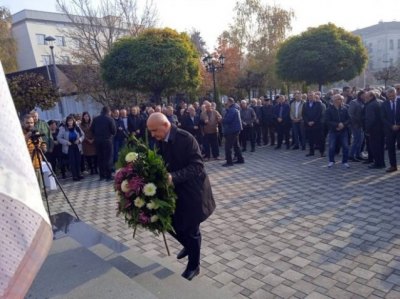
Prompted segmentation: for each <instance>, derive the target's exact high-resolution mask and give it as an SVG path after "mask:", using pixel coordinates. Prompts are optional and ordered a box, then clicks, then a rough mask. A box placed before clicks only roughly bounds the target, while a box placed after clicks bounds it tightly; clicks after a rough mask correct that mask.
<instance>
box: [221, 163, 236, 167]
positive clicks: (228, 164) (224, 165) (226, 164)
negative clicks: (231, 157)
mask: <svg viewBox="0 0 400 299" xmlns="http://www.w3.org/2000/svg"><path fill="white" fill-rule="evenodd" d="M230 166H233V163H224V164H222V167H230Z"/></svg>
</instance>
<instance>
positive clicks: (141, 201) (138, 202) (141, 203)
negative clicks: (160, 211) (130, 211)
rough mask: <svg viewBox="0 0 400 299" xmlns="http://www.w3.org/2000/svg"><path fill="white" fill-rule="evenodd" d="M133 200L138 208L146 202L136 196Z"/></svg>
mask: <svg viewBox="0 0 400 299" xmlns="http://www.w3.org/2000/svg"><path fill="white" fill-rule="evenodd" d="M133 202H134V204H135V207H138V208H139V209H140V208H141V207H143V206H144V205H145V204H146V202H145V201H144V200H143V199H142V198H140V197H136V198H135V200H134V201H133Z"/></svg>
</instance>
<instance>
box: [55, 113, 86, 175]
mask: <svg viewBox="0 0 400 299" xmlns="http://www.w3.org/2000/svg"><path fill="white" fill-rule="evenodd" d="M84 138H85V135H84V133H83V131H82V130H81V129H80V128H79V126H78V125H77V124H76V121H75V119H74V117H73V116H72V115H69V116H67V119H66V121H65V126H62V127H60V131H59V132H58V136H57V140H58V142H59V143H61V144H62V152H63V153H64V154H67V155H68V160H69V169H70V171H71V173H72V179H73V180H74V181H79V180H81V179H83V176H82V175H81V151H82V141H83V140H84Z"/></svg>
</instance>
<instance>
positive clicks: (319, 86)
mask: <svg viewBox="0 0 400 299" xmlns="http://www.w3.org/2000/svg"><path fill="white" fill-rule="evenodd" d="M318 90H319V91H321V92H322V83H319V82H318Z"/></svg>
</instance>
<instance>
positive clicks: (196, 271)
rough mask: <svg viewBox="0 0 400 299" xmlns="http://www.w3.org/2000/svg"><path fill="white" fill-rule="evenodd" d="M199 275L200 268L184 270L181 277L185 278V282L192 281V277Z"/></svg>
mask: <svg viewBox="0 0 400 299" xmlns="http://www.w3.org/2000/svg"><path fill="white" fill-rule="evenodd" d="M199 273H200V267H197V268H196V269H193V270H189V269H186V270H185V271H184V272H183V273H182V277H183V278H186V279H187V280H192V279H193V277H195V276H197V275H199Z"/></svg>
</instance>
